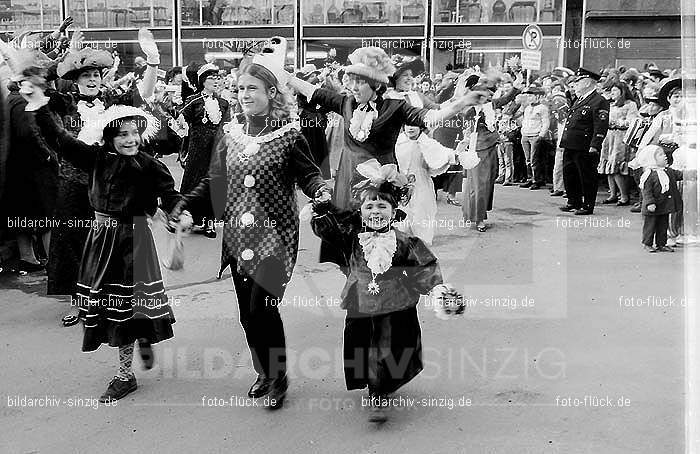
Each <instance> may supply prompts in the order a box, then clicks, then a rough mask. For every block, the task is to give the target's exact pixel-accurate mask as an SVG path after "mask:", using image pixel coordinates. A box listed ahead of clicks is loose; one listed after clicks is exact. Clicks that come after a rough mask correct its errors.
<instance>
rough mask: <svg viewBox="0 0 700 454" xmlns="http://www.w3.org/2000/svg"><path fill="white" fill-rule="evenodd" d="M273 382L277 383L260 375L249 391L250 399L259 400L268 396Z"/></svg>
mask: <svg viewBox="0 0 700 454" xmlns="http://www.w3.org/2000/svg"><path fill="white" fill-rule="evenodd" d="M273 381H275V380H274V379H273V378H267V377H266V376H265V375H263V374H258V379H257V380H255V383H253V386H251V387H250V390H249V391H248V397H252V398H253V399H257V398H259V397H262V396H265V395H267V394H268V393H269V392H270V387H271V386H272V382H273Z"/></svg>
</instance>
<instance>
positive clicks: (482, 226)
mask: <svg viewBox="0 0 700 454" xmlns="http://www.w3.org/2000/svg"><path fill="white" fill-rule="evenodd" d="M486 229H487V227H486V224H484V223H483V222H480V223H478V224H477V225H476V230H478V231H479V232H485V231H486Z"/></svg>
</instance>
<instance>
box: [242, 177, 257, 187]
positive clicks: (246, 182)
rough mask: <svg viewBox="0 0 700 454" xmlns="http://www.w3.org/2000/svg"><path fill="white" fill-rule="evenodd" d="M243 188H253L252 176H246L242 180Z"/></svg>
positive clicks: (253, 180) (253, 178) (253, 179)
mask: <svg viewBox="0 0 700 454" xmlns="http://www.w3.org/2000/svg"><path fill="white" fill-rule="evenodd" d="M243 186H245V187H246V188H252V187H253V186H255V177H254V176H253V175H246V176H245V178H244V179H243Z"/></svg>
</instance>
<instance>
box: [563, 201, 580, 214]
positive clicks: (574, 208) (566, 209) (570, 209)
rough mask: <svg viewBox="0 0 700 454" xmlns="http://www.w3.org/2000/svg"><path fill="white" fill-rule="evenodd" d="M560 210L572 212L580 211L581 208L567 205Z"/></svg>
mask: <svg viewBox="0 0 700 454" xmlns="http://www.w3.org/2000/svg"><path fill="white" fill-rule="evenodd" d="M559 209H560V210H561V211H566V212H570V211H575V210H578V209H579V208H578V207H575V206H573V205H569V204H568V203H567V204H566V205H564V206H563V207H559Z"/></svg>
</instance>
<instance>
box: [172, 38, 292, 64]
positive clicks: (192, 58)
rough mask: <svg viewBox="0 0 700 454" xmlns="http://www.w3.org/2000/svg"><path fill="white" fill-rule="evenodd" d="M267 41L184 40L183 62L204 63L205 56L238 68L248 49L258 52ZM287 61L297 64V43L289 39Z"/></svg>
mask: <svg viewBox="0 0 700 454" xmlns="http://www.w3.org/2000/svg"><path fill="white" fill-rule="evenodd" d="M266 42H267V39H266V38H259V39H253V38H251V39H231V40H213V39H212V40H204V41H202V40H197V41H183V42H182V64H183V66H185V65H188V64H190V63H192V62H195V63H201V64H204V61H205V58H207V59H213V60H214V64H216V65H217V66H218V67H219V68H221V69H226V70H229V69H231V68H238V66H239V65H240V63H241V60H242V59H243V57H244V56H245V53H246V52H247V51H250V52H253V53H258V52H260V50H262V46H263V45H264V44H265V43H266ZM287 47H288V48H287V58H286V63H287V65H290V66H292V67H293V66H295V58H296V45H295V43H294V41H293V40H291V39H290V40H288V41H287Z"/></svg>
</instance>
